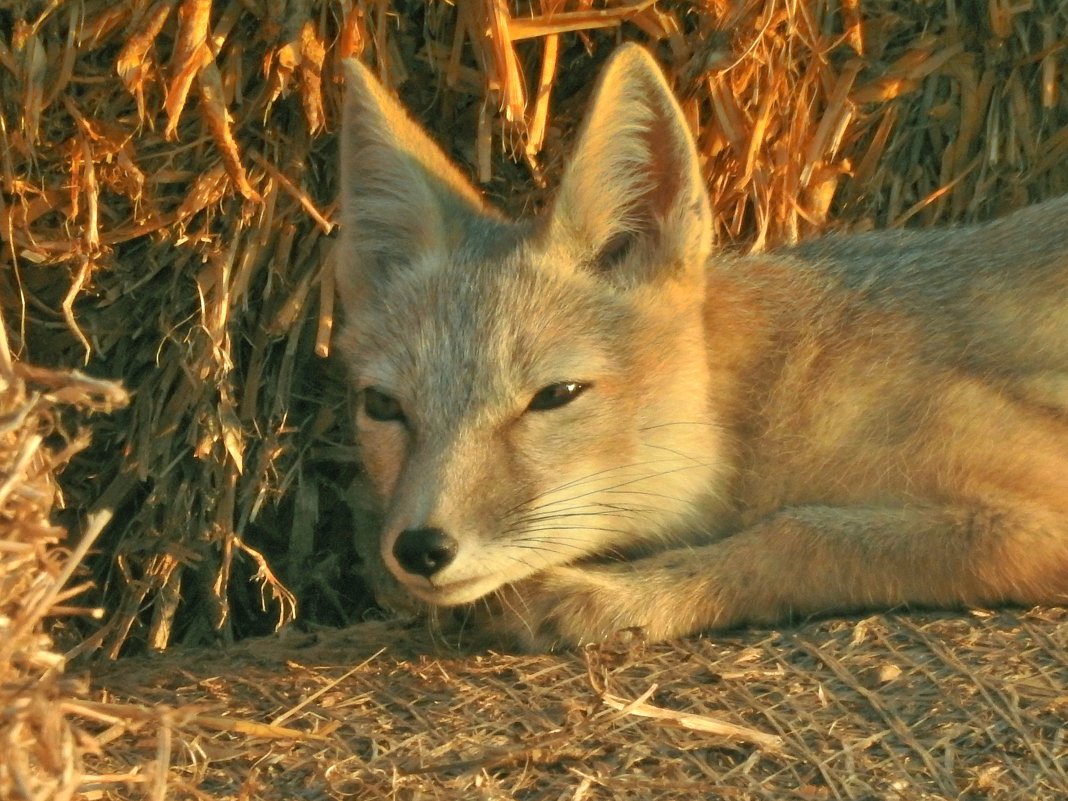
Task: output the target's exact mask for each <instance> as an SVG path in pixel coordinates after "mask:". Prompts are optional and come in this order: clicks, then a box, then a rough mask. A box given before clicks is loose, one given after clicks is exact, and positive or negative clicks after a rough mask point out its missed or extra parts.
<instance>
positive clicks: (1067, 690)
mask: <svg viewBox="0 0 1068 801" xmlns="http://www.w3.org/2000/svg"><path fill="white" fill-rule="evenodd" d="M93 686H94V687H95V688H96V690H97V695H98V697H99V698H100V700H101V701H104V702H106V703H107V704H126V703H130V704H134V705H137V706H139V707H143V710H144V716H143V722H142V723H141V724H139V725H137V726H136V727H135V729H136V730H131V728H130V727H129V725H128V724H115V725H112V726H110V727H109V726H107V725H106V724H105V723H99V724H90V725H89V728H90V729H91V730H92V731H93V733H94V734H95V735H96V736H97V737H99V738H105V739H106V741H107V748H106V757H100V758H98V759H96V761H95V762H94V761H93V760H92V759H91V760H90V763H89V765H88V766H87V767H88V768H89V769H90V770H91V771H96V772H98V773H100V774H102V775H104V776H105V779H106V780H105V781H103V782H101V784H100V785H99V788H100V791H101V795H100V797H106V798H127V797H145V796H146V795H152V794H153V792H156V793H157V794H158V793H159V792H160V791H161V790H162V785H161V784H159V780H160V778H161V777H163V776H166V780H167V788H166V791H165V797H166V798H168V799H172V798H173V799H180V798H202V797H207V796H210V797H211V798H213V799H229V798H263V799H293V798H300V799H319V798H367V799H372V798H374V799H394V798H396V799H413V800H414V799H436V798H441V799H506V798H516V799H675V798H678V799H686V798H710V799H717V798H724V799H793V798H800V799H823V798H827V799H865V800H866V801H867V800H868V799H872V800H874V799H888V801H889V800H890V799H908V800H909V801H912V800H913V799H995V800H1000V799H1021V801H1022V800H1023V799H1028V801H1043V800H1044V799H1049V801H1053V800H1054V799H1064V798H1066V797H1068V736H1066V731H1068V726H1066V723H1068V611H1066V610H1034V611H1027V612H997V613H989V614H988V613H973V614H962V615H908V616H905V615H900V616H899V615H880V616H875V617H868V618H864V619H850V620H831V621H823V622H818V623H812V624H808V625H804V626H800V627H798V628H794V629H783V630H781V631H772V632H768V631H743V632H731V633H727V634H720V635H716V636H707V637H704V638H693V639H689V640H685V641H682V642H679V643H675V644H668V645H655V646H648V647H646V646H644V645H643V644H641V643H640V642H638V641H637V640H635V639H633V638H632V639H631V640H630V641H629V642H624V641H620V642H619V643H615V644H612V645H609V646H604V647H601V648H594V649H588V650H585V651H577V652H570V653H564V654H559V655H519V656H517V655H508V654H498V653H495V652H493V651H490V650H467V651H463V652H458V651H456V650H453V649H450V648H448V647H446V646H443V645H440V644H438V645H435V643H434V641H433V638H432V637H431V636H430V635H429V634H428V633H427V631H426V629H425V627H424V626H422V625H419V624H414V625H411V626H409V627H407V628H405V627H403V626H400V625H398V624H390V623H367V624H362V625H359V626H356V627H353V628H350V629H347V630H344V631H326V632H320V633H317V634H301V633H293V634H290V635H286V636H283V637H281V638H272V639H268V640H260V641H255V642H248V643H245V644H243V645H241V646H238V647H235V648H233V649H230V650H226V651H214V652H209V651H186V652H183V651H175V652H169V653H167V654H165V655H163V656H160V657H156V658H151V659H147V658H146V659H134V660H126V661H123V662H120V663H118V664H115V665H111V666H107V667H101V668H98V669H96V670H94V671H93ZM635 701H637V702H638V703H637V704H634V703H629V704H628V702H635ZM621 706H622V709H620V708H619V707H621ZM106 708H107V707H106V706H104V707H100V709H106ZM121 708H122V709H123V710H126V711H124V712H123V715H124V716H125V717H127V718H130V717H135V716H131V715H129V714H128V712H129V711H130V710H129V708H127V707H121ZM658 710H660V711H659V712H658ZM647 715H654V717H649V716H647ZM656 715H659V716H660V717H656ZM665 715H666V717H665ZM687 715H688V716H690V717H687ZM718 723H730V724H738V725H740V726H742V727H745V729H743V730H741V731H738V732H729V733H727V734H716V733H710V732H709V731H707V729H709V728H713V729H714V728H715V725H716V724H718ZM131 771H132V773H129V772H131ZM128 773H129V775H127V776H126V777H125V778H122V780H121V781H116V779H118V778H120V777H122V776H123V774H128ZM153 788H155V789H154V790H153ZM159 797H163V796H159Z"/></svg>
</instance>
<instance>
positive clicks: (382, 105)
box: [335, 59, 499, 306]
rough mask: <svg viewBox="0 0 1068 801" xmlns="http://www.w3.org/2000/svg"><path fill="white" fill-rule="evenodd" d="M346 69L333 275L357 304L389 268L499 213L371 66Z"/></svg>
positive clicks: (442, 247)
mask: <svg viewBox="0 0 1068 801" xmlns="http://www.w3.org/2000/svg"><path fill="white" fill-rule="evenodd" d="M344 66H345V104H344V109H343V116H342V122H341V131H340V134H339V139H340V150H341V185H340V188H339V195H340V201H341V203H340V205H341V222H342V225H341V232H340V235H339V240H338V244H337V247H336V248H335V265H336V269H335V273H336V275H337V286H338V291H339V294H340V296H341V299H342V303H343V304H344V305H346V306H352V305H353V304H355V303H357V302H358V300H359V299H360V298H361V297H363V296H364V295H365V294H366V293H367V292H368V291H369V287H370V286H372V285H373V284H374V282H375V281H376V280H377V279H378V278H380V277H383V276H388V274H389V272H390V270H391V269H395V268H396V267H398V266H403V265H405V264H408V263H411V262H412V261H413V260H414V259H417V258H418V257H419V256H421V255H425V254H426V253H431V252H436V251H439V252H447V251H448V249H449V248H450V246H454V245H455V243H456V241H457V240H458V239H459V238H460V237H461V236H462V232H463V231H464V229H465V227H466V226H468V225H469V224H470V221H471V220H472V219H474V218H476V217H479V216H483V217H484V216H489V217H498V216H499V215H497V214H496V212H494V211H493V210H492V209H490V208H489V207H488V206H486V205H485V203H484V202H483V200H482V197H481V195H480V194H479V192H478V190H477V189H475V187H474V186H472V185H471V183H470V182H469V181H468V180H467V178H465V177H464V175H463V174H462V173H461V172H460V170H459V169H457V168H456V167H455V166H454V165H453V164H452V163H451V162H450V161H449V159H448V158H447V157H446V156H445V154H444V153H443V152H442V151H441V148H439V147H438V146H437V144H435V143H434V141H433V140H431V138H430V137H429V136H428V135H427V134H426V133H425V132H424V131H423V129H422V128H421V127H420V126H419V125H418V124H416V123H415V122H414V121H413V120H412V119H411V118H410V117H409V116H408V114H407V112H406V111H405V110H404V108H403V107H402V106H401V104H400V103H399V102H398V101H397V100H395V99H394V98H393V97H392V96H391V95H390V94H389V92H388V91H387V90H386V89H385V87H383V86H382V84H381V83H379V81H378V79H377V78H375V76H374V75H372V74H371V71H370V70H369V69H368V68H367V67H365V66H364V65H363V64H361V63H359V62H358V61H356V60H355V59H347V60H346V61H345V64H344Z"/></svg>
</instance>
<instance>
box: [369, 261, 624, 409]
mask: <svg viewBox="0 0 1068 801" xmlns="http://www.w3.org/2000/svg"><path fill="white" fill-rule="evenodd" d="M485 250H486V249H485V248H474V247H466V248H464V247H461V248H459V249H457V250H456V251H454V252H452V253H440V252H439V253H430V254H426V255H423V256H420V257H415V258H414V259H413V260H412V261H411V263H409V264H407V265H404V266H402V267H398V268H397V269H394V270H392V271H391V273H390V275H389V276H388V278H386V279H385V280H382V281H378V282H376V283H375V285H374V286H373V288H372V290H371V291H370V292H369V293H368V295H367V297H366V300H365V303H364V308H363V309H362V310H361V313H360V314H359V315H358V317H357V319H356V320H355V321H353V322H354V325H353V328H352V329H351V330H350V333H349V341H350V342H351V344H352V347H351V348H350V356H351V357H352V359H353V367H354V368H355V377H356V380H357V383H358V385H359V386H361V387H363V386H372V385H373V386H376V387H378V388H380V389H383V390H385V391H387V392H389V393H391V394H395V395H396V396H397V397H398V398H399V399H400V400H402V401H407V402H408V404H409V405H410V410H409V413H412V412H416V413H417V414H418V416H419V417H420V418H423V419H424V420H433V419H442V420H444V419H455V417H456V416H457V415H458V414H461V415H470V414H471V413H472V412H474V411H480V412H482V413H485V414H487V415H488V416H495V413H500V412H503V411H505V410H506V409H507V408H510V407H512V406H514V405H516V404H517V403H520V402H522V401H521V397H520V396H525V395H526V394H529V393H531V392H534V391H537V390H538V389H540V388H541V387H544V386H546V385H548V384H552V383H556V382H562V381H592V380H595V379H597V378H599V377H602V376H604V375H605V374H606V373H614V372H617V371H621V370H623V369H624V367H625V366H624V365H622V364H620V363H619V357H618V356H617V355H616V354H615V353H614V351H615V350H618V349H615V348H613V347H612V345H611V343H612V342H613V341H615V342H618V341H620V339H619V338H620V337H626V336H628V335H629V332H630V331H632V330H633V329H634V319H633V318H634V314H633V311H632V310H631V309H629V308H628V305H627V303H626V302H625V300H624V299H623V298H622V297H615V296H613V293H612V292H610V291H609V292H606V291H605V290H606V288H605V287H604V286H599V285H598V282H597V280H596V279H595V278H593V277H591V276H587V275H583V274H581V273H580V272H575V271H571V270H566V269H560V265H553V264H549V263H547V262H548V261H549V260H550V259H552V258H553V257H552V256H551V255H550V254H549V253H547V252H545V251H544V250H542V249H541V248H540V247H538V245H537V244H536V243H531V242H528V241H523V240H520V241H518V242H515V243H513V244H512V246H511V247H508V248H503V249H502V248H496V249H494V251H495V252H492V253H491V255H489V256H487V255H486V252H485ZM480 251H481V252H480ZM501 407H504V408H501Z"/></svg>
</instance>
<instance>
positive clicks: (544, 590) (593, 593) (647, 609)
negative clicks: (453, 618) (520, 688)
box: [486, 567, 670, 651]
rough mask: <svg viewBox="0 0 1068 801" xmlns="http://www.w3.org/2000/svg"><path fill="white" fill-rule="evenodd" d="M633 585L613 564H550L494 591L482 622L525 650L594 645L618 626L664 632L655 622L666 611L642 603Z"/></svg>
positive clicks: (659, 636) (660, 623)
mask: <svg viewBox="0 0 1068 801" xmlns="http://www.w3.org/2000/svg"><path fill="white" fill-rule="evenodd" d="M637 586H640V585H637ZM637 586H636V583H635V582H634V581H633V577H630V576H628V575H627V573H626V572H625V571H624V570H622V569H617V568H615V567H609V568H601V567H598V568H595V569H584V568H578V567H562V568H553V569H551V570H547V571H546V572H545V573H542V574H539V575H537V576H535V577H532V578H530V579H526V580H525V581H521V582H518V583H516V584H513V585H511V586H509V587H505V588H503V589H502V590H501V591H499V593H498V594H497V598H496V603H495V605H494V608H492V610H491V611H490V614H489V616H488V617H489V618H490V619H489V620H487V621H486V622H487V623H488V624H489V626H490V628H492V629H493V630H494V631H495V632H496V633H497V634H498V635H504V636H506V637H507V638H508V639H510V640H512V641H513V642H514V643H515V644H516V645H518V646H519V647H521V648H523V649H525V650H528V651H547V650H555V649H559V648H567V647H571V646H577V645H587V644H590V643H599V642H603V641H605V640H607V639H610V638H613V637H615V636H616V635H617V634H618V633H619V632H621V631H623V630H628V631H629V632H630V633H632V634H633V633H635V632H637V631H638V630H641V631H643V632H648V631H650V630H652V631H655V632H656V633H655V635H654V636H655V637H656V638H657V639H662V638H663V637H664V636H670V634H665V633H664V632H663V631H662V630H663V628H664V626H663V621H659V620H657V616H658V614H659V615H661V616H664V615H665V613H666V612H667V610H663V609H658V608H656V606H655V605H651V604H650V603H648V601H651V600H653V599H646V598H643V597H642V595H641V593H640V592H638V591H637Z"/></svg>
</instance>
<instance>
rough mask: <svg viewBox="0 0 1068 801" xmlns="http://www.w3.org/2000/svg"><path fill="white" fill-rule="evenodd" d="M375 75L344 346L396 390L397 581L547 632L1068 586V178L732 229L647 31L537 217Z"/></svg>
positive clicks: (1041, 594) (375, 568)
mask: <svg viewBox="0 0 1068 801" xmlns="http://www.w3.org/2000/svg"><path fill="white" fill-rule="evenodd" d="M348 81H349V89H348V98H347V108H346V111H345V123H344V130H343V132H342V197H341V201H342V207H343V219H344V221H345V230H344V232H343V238H342V241H341V243H340V246H339V253H340V256H339V258H338V259H337V263H338V269H339V275H338V284H339V286H340V287H341V290H340V291H341V297H342V302H343V307H344V312H345V316H346V321H345V326H344V330H343V337H342V346H343V349H344V352H345V354H346V357H347V361H348V363H349V365H350V367H351V373H352V377H353V382H354V386H355V389H356V390H357V391H358V392H360V393H362V394H361V395H360V397H361V398H364V399H365V400H364V403H365V404H366V403H367V401H366V398H367V397H368V395H375V396H376V397H379V398H382V397H385V398H386V399H387V401H389V402H390V403H394V402H395V405H391V406H386V407H384V408H386V409H387V411H389V410H392V411H390V414H392V415H393V416H392V417H388V416H387V419H372V417H371V415H372V414H375V415H378V416H379V417H382V414H383V413H382V411H381V409H379V410H378V411H375V407H373V406H367V405H364V406H363V407H361V410H360V411H359V412H358V414H357V426H358V430H359V438H360V444H361V447H362V452H363V457H364V462H365V466H366V469H367V473H368V476H369V478H370V480H371V483H372V484H373V486H374V494H375V496H376V498H377V501H378V504H379V507H380V513H381V516H382V519H383V527H382V533H381V536H380V538H379V539H378V540H377V542H376V543H374V544H372V546H371V547H364V548H363V549H362V550H363V553H364V555H365V558H366V560H367V561H368V563H369V566H370V569H371V572H372V573H376V575H375V582H376V587H378V591H379V592H380V593H381V596H382V598H383V599H385V600H386V601H388V602H391V603H395V604H396V603H398V602H399V603H401V604H403V603H404V599H405V598H412V599H417V600H418V601H419V602H421V603H426V604H430V605H434V606H446V607H449V606H457V605H466V604H472V603H474V604H475V606H474V608H475V609H476V610H480V611H481V614H482V616H483V617H484V618H488V622H489V624H490V625H491V626H494V627H496V628H498V629H499V630H501V631H503V632H505V633H506V634H508V635H510V636H512V637H514V638H515V639H516V640H518V641H519V642H520V643H522V644H524V645H526V646H528V647H533V648H543V647H553V646H556V645H567V644H574V643H582V642H589V641H596V640H600V639H602V638H604V637H607V636H610V635H611V634H613V633H614V632H615V631H616V630H618V629H621V628H627V627H635V626H638V627H642V628H644V629H645V630H646V633H647V634H648V636H650V637H652V638H654V639H661V638H668V637H675V636H680V635H685V634H689V633H692V632H695V631H699V630H702V629H706V628H709V627H715V626H733V625H738V624H744V623H774V622H777V621H781V620H784V619H788V618H796V617H803V616H808V615H814V614H825V613H829V612H839V611H850V610H859V609H874V608H888V607H898V606H910V605H915V606H952V607H956V606H963V605H977V604H978V605H985V604H1000V603H1006V602H1008V603H1022V604H1032V603H1063V602H1066V601H1068V198H1060V199H1057V200H1053V201H1050V202H1047V203H1045V204H1042V205H1040V206H1036V207H1033V208H1029V209H1025V210H1022V211H1020V212H1017V213H1015V214H1013V215H1010V216H1008V217H1006V218H1004V219H1002V220H999V221H996V222H993V223H989V224H987V225H984V226H977V227H962V228H953V229H946V230H937V231H920V232H900V231H899V232H883V233H873V234H864V235H857V236H838V237H829V238H825V239H821V240H816V241H813V242H810V243H805V244H802V245H800V246H797V247H795V248H791V249H786V250H781V251H777V252H773V253H770V254H765V255H756V256H747V257H739V256H728V255H725V254H712V252H711V250H712V244H711V236H710V231H711V225H710V210H709V204H708V200H707V196H706V194H705V192H704V189H703V183H702V179H701V175H700V170H699V167H698V161H697V155H696V153H695V150H694V147H693V144H692V140H691V138H690V135H689V133H688V131H687V130H686V128H685V123H684V120H683V117H682V115H681V112H680V111H679V109H678V106H677V104H676V103H675V101H674V99H673V98H672V96H671V93H670V90H669V89H668V87H667V84H666V82H665V80H664V78H663V76H662V75H661V73H660V71H659V69H658V68H657V67H656V65H655V64H654V63H653V61H652V60H651V59H650V57H649V56H648V55H647V54H646V53H645V52H644V51H643V50H641V49H640V48H638V47H635V46H626V47H623V48H621V49H620V50H619V51H618V52H617V53H616V54H615V55H614V56H613V58H612V59H611V60H610V62H609V64H608V65H607V66H606V68H605V72H604V75H603V77H602V79H601V81H600V84H599V86H598V89H597V92H596V94H595V98H594V102H593V107H592V110H591V112H590V115H589V118H588V120H587V122H586V125H585V126H584V128H583V130H582V132H581V133H580V136H579V140H578V143H577V146H576V151H575V155H574V157H573V160H572V162H571V164H570V166H569V168H568V170H567V171H566V173H565V175H564V178H563V181H562V185H561V188H560V191H559V194H558V199H557V202H556V204H555V206H554V208H553V209H552V210H551V212H550V213H549V214H548V215H547V216H546V218H545V219H542V220H536V221H530V222H519V223H513V222H509V221H506V220H504V219H503V218H502V217H501V216H500V215H498V214H497V213H495V212H492V211H490V210H488V209H487V208H485V207H484V205H483V204H482V201H481V200H480V199H479V198H478V195H477V193H476V192H475V190H474V189H472V188H471V186H470V185H469V184H468V183H467V182H466V181H465V180H464V179H463V178H462V177H461V175H460V173H459V171H458V170H456V169H455V168H454V167H452V166H451V165H450V164H449V163H448V161H447V160H446V158H445V157H444V155H442V154H441V152H440V150H439V149H438V148H437V147H436V145H434V144H433V143H432V142H431V141H430V140H429V138H427V137H426V135H425V134H424V133H423V132H422V131H421V130H420V129H419V128H418V126H416V125H415V124H414V123H412V122H411V121H410V120H409V119H408V118H407V116H406V115H405V114H404V112H403V110H402V109H401V108H400V107H399V105H398V104H397V103H396V102H395V101H394V100H393V99H392V98H391V97H389V95H388V94H387V93H386V92H385V91H384V90H383V89H382V88H381V87H380V86H379V85H378V84H377V82H376V81H375V80H374V79H373V78H372V77H371V76H370V74H369V73H368V72H367V70H366V69H365V68H364V67H362V66H360V65H358V64H356V63H350V64H349V65H348ZM568 382H572V383H574V384H578V385H582V386H585V387H586V390H585V391H584V392H581V394H577V395H576V396H575V397H574V399H573V400H571V402H570V403H566V404H561V405H559V406H558V407H557V408H550V409H538V408H529V405H530V404H531V402H532V399H533V398H536V397H541V396H540V395H539V392H541V391H542V390H543V389H545V388H546V387H552V386H555V385H561V384H567V383H568ZM368 388H371V389H370V390H368ZM376 393H377V394H376ZM380 402H381V401H380ZM393 412H395V414H394V413H393ZM427 530H431V531H433V532H438V533H439V534H440V537H439V539H435V540H433V542H434V543H439V544H440V543H441V542H444V543H446V544H447V545H448V546H449V553H448V555H447V558H442V559H440V560H438V559H437V557H439V556H441V554H440V552H439V551H434V550H433V549H432V548H431V546H430V545H424V542H430V541H431V540H428V539H426V538H425V537H423V536H422V535H418V536H417V535H416V534H413V532H416V533H418V532H424V531H427ZM435 536H436V535H435ZM412 543H415V544H416V550H417V553H416V556H417V557H420V558H421V557H424V556H425V557H427V558H431V557H433V560H432V562H433V566H432V567H426V568H422V567H418V566H416V565H418V559H416V560H414V561H413V559H412V557H411V555H410V550H411V547H413V546H412ZM406 548H407V550H406ZM406 565H407V567H406Z"/></svg>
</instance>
